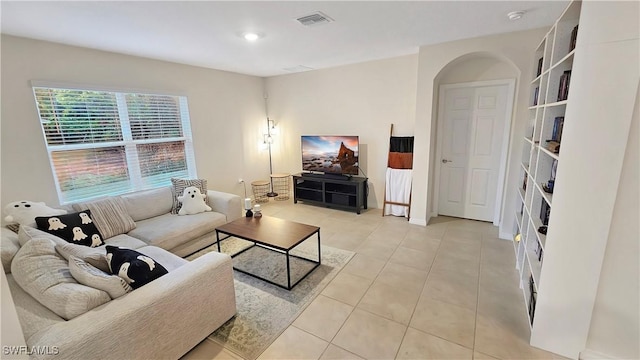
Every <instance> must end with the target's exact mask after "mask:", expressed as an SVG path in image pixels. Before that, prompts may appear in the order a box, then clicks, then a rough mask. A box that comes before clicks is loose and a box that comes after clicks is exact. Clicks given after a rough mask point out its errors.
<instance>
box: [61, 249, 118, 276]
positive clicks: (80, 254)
mask: <svg viewBox="0 0 640 360" xmlns="http://www.w3.org/2000/svg"><path fill="white" fill-rule="evenodd" d="M56 251H57V252H58V254H60V255H62V257H63V258H65V259H66V260H70V259H71V257H72V256H75V257H77V258H79V259H81V260H83V261H85V262H87V263H89V264H91V265H93V266H95V267H96V268H98V269H100V270H102V271H104V272H106V273H110V272H111V271H110V270H109V263H108V262H107V257H106V255H107V251H106V249H105V248H104V247H97V248H92V247H88V246H82V245H76V244H71V243H66V244H58V245H56Z"/></svg>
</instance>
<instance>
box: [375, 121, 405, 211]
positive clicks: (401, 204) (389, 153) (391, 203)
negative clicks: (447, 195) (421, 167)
mask: <svg viewBox="0 0 640 360" xmlns="http://www.w3.org/2000/svg"><path fill="white" fill-rule="evenodd" d="M391 138H393V124H391V130H390V131H389V149H388V151H387V153H388V155H387V167H392V166H391V165H392V164H391V162H390V156H391ZM411 157H412V158H413V153H412V154H411ZM411 168H413V167H411ZM386 182H387V180H386V177H385V185H384V202H383V204H382V216H383V217H384V216H385V215H384V213H385V210H386V209H387V205H399V206H404V207H407V208H409V209H408V211H407V220H409V218H410V215H411V195H412V193H413V191H412V190H413V184H412V185H411V191H410V192H409V202H408V203H400V202H395V201H389V200H387V184H386Z"/></svg>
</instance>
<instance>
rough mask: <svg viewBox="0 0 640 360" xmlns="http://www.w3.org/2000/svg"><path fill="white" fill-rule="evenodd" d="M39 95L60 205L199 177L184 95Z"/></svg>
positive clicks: (45, 91)
mask: <svg viewBox="0 0 640 360" xmlns="http://www.w3.org/2000/svg"><path fill="white" fill-rule="evenodd" d="M33 90H34V95H35V99H36V104H37V107H38V112H39V115H40V123H41V125H42V130H43V133H44V138H45V141H46V145H47V150H48V152H49V158H50V161H51V168H52V170H53V173H54V178H55V181H56V187H57V189H58V197H59V199H60V203H61V204H64V203H70V202H76V201H80V200H86V199H91V198H96V197H100V196H104V195H117V194H122V193H126V192H131V191H135V190H143V189H150V188H156V187H161V186H166V185H169V184H170V183H171V181H170V179H171V178H172V177H179V178H186V177H197V175H196V169H195V159H194V155H193V145H192V139H191V127H190V123H189V121H190V120H189V112H188V106H187V99H186V97H180V96H170V95H153V94H134V93H121V92H110V91H94V90H79V89H61V88H49V87H34V88H33Z"/></svg>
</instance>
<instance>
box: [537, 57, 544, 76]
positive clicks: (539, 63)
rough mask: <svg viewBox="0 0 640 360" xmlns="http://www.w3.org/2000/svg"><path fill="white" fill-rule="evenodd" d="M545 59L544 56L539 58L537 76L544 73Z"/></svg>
mask: <svg viewBox="0 0 640 360" xmlns="http://www.w3.org/2000/svg"><path fill="white" fill-rule="evenodd" d="M543 59H544V57H541V58H540V59H538V71H536V77H538V76H540V75H542V62H543V61H542V60H543Z"/></svg>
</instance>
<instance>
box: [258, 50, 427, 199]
mask: <svg viewBox="0 0 640 360" xmlns="http://www.w3.org/2000/svg"><path fill="white" fill-rule="evenodd" d="M416 74H417V56H416V55H408V56H402V57H396V58H392V59H386V60H378V61H371V62H366V63H360V64H355V65H347V66H341V67H336V68H331V69H325V70H314V71H308V72H303V73H298V74H291V75H282V76H275V77H270V78H267V80H266V84H267V91H268V94H269V116H270V117H271V118H272V119H275V121H276V122H277V123H278V126H279V128H280V129H279V130H280V135H279V136H277V137H276V143H275V144H274V147H273V152H274V155H273V167H274V172H289V173H297V172H300V171H301V170H302V161H301V154H300V136H301V135H358V136H359V137H360V167H361V168H362V169H363V170H364V172H365V173H366V175H367V176H368V177H369V186H370V191H369V206H370V207H376V206H377V207H382V201H383V196H384V176H385V169H386V165H387V153H388V151H389V129H390V125H391V124H394V135H398V136H411V135H413V120H414V111H415V91H416ZM361 175H362V174H361Z"/></svg>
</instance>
